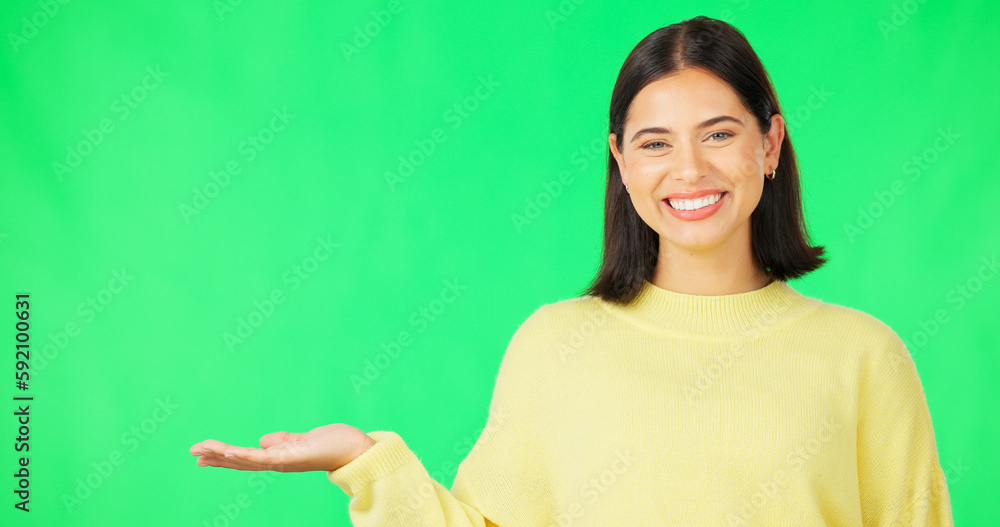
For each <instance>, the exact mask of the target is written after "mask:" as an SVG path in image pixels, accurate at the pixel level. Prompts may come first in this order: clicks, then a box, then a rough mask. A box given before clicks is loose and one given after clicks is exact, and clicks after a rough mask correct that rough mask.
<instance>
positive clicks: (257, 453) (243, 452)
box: [224, 443, 292, 470]
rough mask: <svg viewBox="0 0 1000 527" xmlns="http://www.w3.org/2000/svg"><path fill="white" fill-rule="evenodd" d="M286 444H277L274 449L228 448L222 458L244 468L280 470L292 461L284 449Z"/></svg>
mask: <svg viewBox="0 0 1000 527" xmlns="http://www.w3.org/2000/svg"><path fill="white" fill-rule="evenodd" d="M285 445H287V443H284V444H278V446H276V447H275V448H271V449H266V450H265V449H262V448H249V447H247V448H244V447H230V448H228V449H226V451H225V454H224V456H225V457H226V459H227V460H228V461H229V462H231V463H238V464H241V465H245V466H257V467H265V468H266V469H268V470H281V469H282V468H283V467H285V466H287V465H288V464H289V463H290V462H291V461H292V459H291V458H292V456H290V455H289V453H288V452H287V450H286V449H285V448H282V447H284V446H285Z"/></svg>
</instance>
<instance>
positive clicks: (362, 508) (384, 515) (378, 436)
mask: <svg viewBox="0 0 1000 527" xmlns="http://www.w3.org/2000/svg"><path fill="white" fill-rule="evenodd" d="M368 436H369V437H371V438H372V439H373V440H375V444H374V445H372V446H371V447H370V448H369V449H368V450H366V451H365V452H364V453H362V454H361V455H360V456H358V457H357V458H355V459H354V460H353V461H351V462H350V463H348V464H346V465H344V466H342V467H340V468H339V469H337V470H333V471H330V472H328V473H327V475H328V477H329V479H330V481H331V482H333V483H335V484H336V485H337V486H339V487H340V488H341V489H342V490H343V491H344V492H345V493H347V495H348V496H350V497H351V501H350V504H349V506H348V507H349V509H348V512H349V514H350V516H351V523H352V524H353V525H355V526H356V527H367V526H373V527H374V526H391V525H399V526H403V525H406V526H409V525H413V526H427V527H431V526H434V527H437V526H441V527H444V526H462V527H466V526H470V527H471V526H476V527H489V526H492V525H494V524H493V523H491V522H489V521H488V520H487V519H486V518H485V517H484V516H483V515H482V514H481V513H480V512H479V511H477V510H476V509H474V508H473V507H472V506H470V505H469V504H467V503H463V502H462V501H460V500H458V499H457V498H455V497H454V496H453V495H452V494H451V492H449V491H448V489H446V488H444V487H443V486H442V485H441V484H440V483H438V482H437V481H434V479H432V478H431V477H430V475H429V474H428V473H427V469H426V468H424V465H423V463H421V462H420V460H419V459H418V458H417V456H416V455H415V454H414V453H413V451H412V450H410V449H409V447H407V446H406V443H405V442H404V441H403V438H402V437H400V436H399V434H396V433H395V432H391V431H381V430H380V431H374V432H368Z"/></svg>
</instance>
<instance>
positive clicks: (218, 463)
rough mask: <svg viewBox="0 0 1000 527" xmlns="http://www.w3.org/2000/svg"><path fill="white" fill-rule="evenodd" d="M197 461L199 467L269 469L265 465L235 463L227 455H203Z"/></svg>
mask: <svg viewBox="0 0 1000 527" xmlns="http://www.w3.org/2000/svg"><path fill="white" fill-rule="evenodd" d="M197 463H198V466H199V467H219V468H232V469H236V470H253V471H260V470H268V469H267V468H264V467H258V466H253V465H243V464H239V463H233V462H232V461H230V460H229V458H225V457H221V458H219V457H209V456H202V457H200V458H198V460H197Z"/></svg>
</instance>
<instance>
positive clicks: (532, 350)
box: [328, 281, 952, 527]
mask: <svg viewBox="0 0 1000 527" xmlns="http://www.w3.org/2000/svg"><path fill="white" fill-rule="evenodd" d="M368 435H369V436H370V437H372V438H373V439H374V440H375V441H376V444H375V445H373V446H372V447H371V448H369V449H368V450H367V451H366V452H365V453H363V454H362V455H361V456H359V457H358V458H356V459H355V460H353V461H351V462H350V463H348V464H347V465H344V466H343V467H341V468H339V469H337V470H334V471H331V472H329V473H328V477H329V479H330V481H331V482H333V483H335V484H336V485H338V486H339V487H340V488H341V489H343V490H344V492H346V493H347V494H348V496H350V497H351V501H350V505H349V513H350V516H351V520H352V522H353V524H354V525H355V526H374V525H406V526H444V525H449V526H458V525H462V526H465V525H477V526H490V525H498V526H502V527H524V526H580V527H582V526H601V527H609V526H628V527H638V526H645V525H676V526H685V527H693V526H712V527H717V526H725V527H729V526H794V527H812V526H817V527H819V526H831V527H832V526H838V527H848V526H859V527H861V526H863V527H895V526H907V527H911V526H920V527H931V526H951V525H952V518H951V505H950V501H949V496H948V488H947V483H946V481H945V476H944V473H943V471H942V470H941V466H940V464H939V462H938V456H937V447H936V444H935V440H934V432H933V429H932V426H931V419H930V414H929V411H928V408H927V402H926V400H925V396H924V392H923V386H922V385H921V383H920V379H919V378H918V376H917V371H916V367H915V365H914V363H913V360H912V359H911V357H910V354H909V352H908V351H907V350H906V348H905V346H904V344H903V343H902V341H901V340H900V339H899V337H898V336H897V335H896V333H894V332H893V331H892V329H890V328H889V327H888V326H887V325H885V324H884V323H882V322H881V321H879V320H878V319H876V318H874V317H872V316H871V315H868V314H865V313H863V312H861V311H857V310H854V309H850V308H847V307H843V306H838V305H833V304H828V303H824V302H822V301H820V300H817V299H814V298H809V297H806V296H803V295H802V294H800V293H798V292H797V291H795V290H794V289H792V288H791V287H790V286H789V285H788V284H787V283H785V282H783V281H774V282H771V283H770V284H769V285H767V286H765V287H763V288H761V289H758V290H755V291H751V292H748V293H740V294H733V295H722V296H699V295H689V294H683V293H676V292H673V291H668V290H665V289H662V288H659V287H657V286H654V285H653V284H651V283H649V282H648V281H647V282H646V283H645V284H644V285H643V288H642V290H641V292H640V294H639V296H638V297H637V299H636V300H635V301H633V302H632V303H630V304H629V305H628V306H624V307H622V306H617V305H615V304H611V303H607V302H604V301H603V300H600V299H598V298H595V297H590V296H584V297H580V298H573V299H569V300H563V301H559V302H555V303H552V304H547V305H543V306H542V307H540V308H539V309H537V310H536V311H535V312H534V313H533V314H532V315H531V316H530V317H528V319H527V320H525V321H524V322H523V323H522V324H521V326H520V327H519V328H518V329H517V331H516V332H515V334H514V336H513V338H512V339H511V342H510V345H509V346H508V348H507V351H506V354H505V355H504V358H503V360H502V362H501V364H500V368H499V374H498V376H497V382H496V386H495V388H494V391H493V399H492V402H491V404H490V413H489V417H488V419H487V422H486V425H485V428H484V429H483V430H482V432H481V433H480V436H479V439H478V441H477V442H476V444H475V446H474V447H473V448H472V450H471V451H470V452H469V454H468V456H467V457H466V458H465V460H464V461H462V463H461V464H460V465H459V468H458V472H457V474H456V476H455V482H454V485H453V486H452V489H451V491H450V492H449V491H448V489H446V488H445V487H443V486H442V485H440V484H439V483H437V482H436V481H434V480H433V479H431V478H430V476H429V475H428V472H427V470H426V469H425V468H424V466H423V464H422V463H421V462H420V460H419V459H418V458H417V456H416V455H415V454H414V453H413V452H412V451H411V450H410V449H409V448H408V447H407V446H406V444H405V443H404V442H403V439H402V438H401V437H400V436H399V435H398V434H396V433H394V432H391V431H374V432H369V433H368Z"/></svg>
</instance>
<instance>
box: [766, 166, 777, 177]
mask: <svg viewBox="0 0 1000 527" xmlns="http://www.w3.org/2000/svg"><path fill="white" fill-rule="evenodd" d="M777 171H778V167H774V170H772V171H771V175H770V176H769V175H767V174H764V177H766V178H767V179H774V174H775V172H777Z"/></svg>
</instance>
